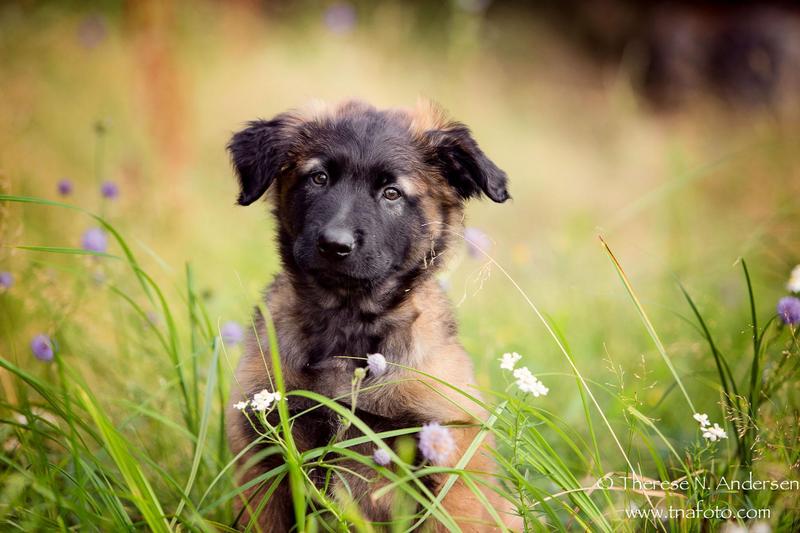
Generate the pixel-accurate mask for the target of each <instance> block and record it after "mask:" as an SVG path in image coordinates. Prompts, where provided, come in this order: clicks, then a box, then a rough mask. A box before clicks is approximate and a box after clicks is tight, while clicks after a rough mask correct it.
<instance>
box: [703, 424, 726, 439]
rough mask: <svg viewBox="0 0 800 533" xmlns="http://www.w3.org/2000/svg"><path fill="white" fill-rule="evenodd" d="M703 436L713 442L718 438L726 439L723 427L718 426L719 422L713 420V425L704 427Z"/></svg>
mask: <svg viewBox="0 0 800 533" xmlns="http://www.w3.org/2000/svg"><path fill="white" fill-rule="evenodd" d="M703 438H705V439H708V440H710V441H711V442H715V441H717V440H719V439H727V438H728V434H727V433H726V432H725V430H724V429H722V428H721V427H719V424H717V423H716V422H714V426H713V427H712V426H709V427H706V428H705V429H704V430H703Z"/></svg>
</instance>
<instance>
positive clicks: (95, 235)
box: [81, 228, 108, 252]
mask: <svg viewBox="0 0 800 533" xmlns="http://www.w3.org/2000/svg"><path fill="white" fill-rule="evenodd" d="M81 247H82V248H83V249H84V250H87V251H89V252H105V251H106V249H107V248H108V238H107V237H106V232H105V231H103V230H102V229H100V228H91V229H88V230H86V232H85V233H84V234H83V237H81Z"/></svg>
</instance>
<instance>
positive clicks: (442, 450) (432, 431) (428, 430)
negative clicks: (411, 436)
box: [419, 422, 456, 465]
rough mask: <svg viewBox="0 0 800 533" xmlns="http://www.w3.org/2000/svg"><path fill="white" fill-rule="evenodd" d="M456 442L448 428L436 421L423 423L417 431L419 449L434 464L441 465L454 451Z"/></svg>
mask: <svg viewBox="0 0 800 533" xmlns="http://www.w3.org/2000/svg"><path fill="white" fill-rule="evenodd" d="M455 448H456V443H455V441H454V440H453V436H452V435H451V434H450V430H449V429H447V428H445V427H442V426H441V425H440V424H439V423H438V422H431V423H430V424H425V425H424V426H422V429H421V430H420V432H419V451H421V452H422V455H423V456H424V457H425V458H426V459H427V460H429V461H430V462H431V463H433V464H435V465H443V464H445V463H446V462H447V460H448V459H449V458H450V456H451V455H453V452H454V451H455Z"/></svg>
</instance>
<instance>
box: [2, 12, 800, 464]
mask: <svg viewBox="0 0 800 533" xmlns="http://www.w3.org/2000/svg"><path fill="white" fill-rule="evenodd" d="M799 24H800V13H799V12H798V11H797V10H796V9H795V8H793V7H792V6H791V5H790V4H789V3H785V4H784V3H774V2H772V3H770V2H767V3H764V2H759V3H756V2H753V3H749V2H718V3H715V2H706V3H688V2H687V3H681V2H673V3H669V4H666V3H663V4H662V3H659V2H653V3H639V2H626V1H622V0H619V1H615V0H603V1H601V2H580V1H562V2H542V3H538V4H535V5H534V4H531V3H528V2H514V1H503V0H497V1H493V2H492V1H489V0H458V1H451V2H422V1H414V2H367V1H364V2H336V3H333V2H310V1H309V2H291V3H290V2H272V1H270V2H257V1H226V2H210V1H192V2H155V1H131V2H98V3H94V4H93V5H92V6H91V7H88V6H86V5H84V3H81V2H34V1H29V2H24V1H23V2H4V3H3V4H2V6H0V102H2V104H1V105H0V183H1V184H2V190H3V192H5V193H13V194H17V195H24V196H38V197H43V198H48V199H52V200H59V201H64V202H67V203H71V204H75V205H78V206H80V207H82V208H85V209H87V210H90V211H93V212H97V213H100V214H102V215H103V216H105V217H106V218H107V219H108V220H110V221H111V222H112V223H113V224H114V225H115V226H116V227H117V228H118V229H119V230H120V232H121V233H122V234H123V235H124V236H125V238H126V240H127V242H128V243H129V244H130V245H131V247H132V249H133V251H134V252H135V253H136V254H137V257H139V260H140V261H141V263H142V265H143V267H144V268H145V270H147V271H148V272H149V273H150V274H151V275H153V277H154V278H156V279H157V280H158V281H159V282H160V283H161V284H162V285H163V286H165V287H167V292H168V297H169V298H172V299H173V300H174V301H177V302H180V301H181V298H182V297H183V296H181V294H182V293H181V291H182V290H183V288H184V283H185V282H184V281H183V279H184V278H183V276H184V270H185V266H186V264H187V263H189V264H191V268H192V272H193V276H194V280H195V286H196V287H198V288H199V289H200V290H201V291H202V294H203V297H204V298H205V301H206V305H207V309H208V311H209V315H210V318H211V320H212V321H213V322H214V323H215V324H216V323H218V322H220V323H222V322H226V321H228V320H235V321H238V322H240V323H246V322H247V321H248V319H249V316H250V313H251V309H252V306H253V305H254V303H255V302H256V301H257V299H258V297H259V294H260V291H261V290H262V289H263V287H264V285H265V284H266V283H267V282H268V281H269V280H270V278H271V276H272V275H273V274H274V273H275V272H276V271H277V269H278V268H279V264H278V261H277V257H276V253H275V248H274V245H273V241H272V226H273V223H272V221H271V219H270V217H269V216H268V209H267V207H266V206H264V205H263V204H258V205H254V206H251V207H249V208H242V207H237V206H235V204H234V201H235V197H236V185H235V180H234V178H233V174H232V171H231V167H230V164H229V161H228V158H227V154H226V152H225V145H226V143H227V141H228V139H229V138H230V136H231V134H232V132H234V131H236V130H237V129H238V128H240V127H241V126H242V124H243V123H244V122H245V121H247V120H250V119H253V118H256V117H265V118H268V117H270V116H272V115H274V114H276V113H278V112H281V111H283V110H285V109H287V108H290V107H293V106H299V105H302V104H303V103H305V102H307V101H309V100H311V99H316V98H321V99H325V100H331V101H337V100H341V99H348V98H361V99H364V100H367V101H369V102H372V103H374V104H375V105H377V106H380V107H395V106H407V105H413V104H414V102H415V101H416V100H417V99H418V98H420V97H424V98H430V99H432V100H435V101H437V102H439V103H440V104H441V105H442V106H444V107H445V108H446V109H448V110H449V111H450V113H451V114H452V115H453V117H455V118H456V119H458V120H461V121H463V122H465V123H466V124H468V125H469V126H470V127H471V128H472V129H473V131H474V134H475V136H476V138H477V139H478V141H479V143H480V144H481V146H482V147H483V149H484V150H485V152H486V153H487V154H489V156H490V157H492V158H493V159H494V161H495V162H496V163H497V164H498V165H499V166H500V167H501V168H503V169H505V170H506V171H507V172H508V174H509V176H510V184H511V193H512V195H513V201H511V202H508V203H507V204H503V205H496V204H492V203H491V202H488V201H484V202H473V203H472V204H471V205H470V206H469V208H468V210H467V220H466V225H467V226H468V227H469V228H471V230H470V231H472V232H473V233H472V235H474V236H477V237H476V238H477V239H478V240H483V242H484V243H485V246H486V248H487V249H488V250H489V252H490V254H491V255H492V257H493V258H494V259H495V260H496V261H497V262H498V263H500V264H501V265H503V267H504V268H505V269H506V270H507V272H508V273H509V275H510V276H511V277H513V278H514V280H515V281H516V282H517V283H518V284H519V285H520V286H521V287H522V288H523V289H524V290H525V291H526V292H527V293H528V295H529V296H530V297H531V299H532V300H533V301H534V302H535V303H536V305H537V306H539V308H540V309H541V310H542V312H543V313H545V314H546V315H547V316H548V317H549V318H550V319H552V320H553V322H554V323H555V324H557V327H558V329H559V332H560V334H561V335H563V337H564V338H565V339H566V341H567V343H568V344H569V347H570V349H571V351H572V352H573V353H574V355H575V358H576V362H577V365H578V367H579V368H580V369H581V370H582V372H583V373H584V375H586V376H587V378H589V379H590V380H591V381H592V382H593V383H595V384H596V386H597V387H598V390H599V391H601V392H599V398H600V399H601V401H602V402H603V403H604V406H605V407H606V408H607V409H608V411H607V412H608V413H609V414H610V416H611V417H612V418H613V419H614V420H615V421H616V422H620V423H621V421H622V419H623V413H622V409H621V405H622V403H624V402H621V398H625V399H627V400H626V401H630V402H632V403H634V404H636V405H637V406H638V407H639V408H640V409H641V410H642V411H643V412H646V413H647V414H648V415H649V416H652V417H653V418H654V419H655V420H658V421H659V423H660V424H663V425H662V426H660V427H662V429H663V430H664V433H665V434H667V435H669V436H670V437H671V438H675V439H683V438H687V439H689V438H691V436H692V435H694V433H695V431H696V428H695V426H694V425H693V424H692V423H691V422H690V416H691V413H689V412H688V410H687V408H686V407H685V406H684V404H683V403H682V400H681V399H680V397H679V396H678V395H677V394H676V391H675V388H674V382H673V379H672V378H671V376H670V374H669V373H668V372H667V369H666V368H665V366H664V365H663V362H662V360H661V358H660V356H659V354H658V352H657V351H656V350H655V347H654V345H653V343H652V340H651V339H650V337H649V336H648V334H647V332H646V330H645V328H644V326H643V325H642V323H641V320H640V318H639V315H638V314H637V311H636V309H635V307H634V306H633V305H632V304H631V301H630V298H629V297H628V295H627V293H626V292H625V289H624V286H623V285H622V283H621V281H620V279H619V277H618V276H617V273H616V271H615V270H614V268H613V266H612V264H611V262H610V261H609V258H608V256H607V255H606V253H605V252H604V251H603V249H602V247H601V246H600V242H599V240H598V236H599V235H602V236H603V237H604V238H605V239H606V241H607V242H608V243H609V245H610V247H611V248H612V249H613V250H614V252H615V254H616V255H617V257H618V258H619V260H620V262H621V264H622V266H623V268H624V269H625V271H626V272H627V274H628V276H629V277H630V280H631V283H632V284H633V287H634V289H635V290H636V291H637V293H638V295H639V297H640V298H641V301H642V304H643V306H644V307H645V309H646V310H647V311H648V313H649V314H650V316H651V319H652V320H653V323H654V325H655V327H656V329H657V331H658V332H659V334H660V335H661V337H662V339H663V340H664V342H665V345H666V350H667V352H668V353H669V355H670V356H671V357H672V358H673V361H674V363H675V366H676V368H677V371H678V373H679V374H680V375H681V376H683V378H684V380H685V382H686V384H687V387H688V389H689V392H690V394H691V396H692V397H693V399H694V400H695V402H696V403H697V404H698V405H699V407H700V409H702V410H703V411H708V412H718V410H719V393H718V391H717V388H716V386H715V384H714V383H715V381H714V380H715V370H714V366H713V360H712V359H711V358H710V356H709V353H708V350H707V347H706V345H705V344H704V343H703V339H702V337H701V336H700V335H699V333H698V331H697V330H696V328H695V327H694V326H692V325H691V323H690V322H689V320H687V318H688V317H689V316H690V311H689V309H688V307H687V305H686V303H685V301H684V300H683V297H682V295H681V293H680V290H679V288H678V285H677V282H678V281H680V282H682V283H683V284H684V285H685V286H686V287H687V289H688V290H689V291H690V292H691V293H692V295H693V296H694V297H695V299H696V300H697V302H698V305H699V307H700V308H701V309H702V311H703V312H704V315H705V316H706V318H707V319H708V321H709V325H710V328H711V329H712V330H713V331H714V332H715V334H716V335H717V341H718V343H719V344H720V346H721V348H722V350H723V351H724V352H725V353H726V354H727V355H728V358H729V360H730V361H731V364H732V366H733V367H734V371H735V372H740V371H743V370H744V369H746V368H747V366H748V365H749V364H750V361H751V359H750V357H749V356H746V350H747V349H748V346H749V345H750V342H751V339H750V336H749V329H748V328H749V324H750V319H749V307H748V300H747V292H746V287H745V285H744V281H743V278H742V275H741V268H740V266H739V265H738V264H737V260H738V259H739V258H740V257H744V258H746V260H747V262H748V264H749V266H750V268H751V271H752V274H753V281H754V289H755V293H756V300H757V304H758V310H759V312H760V313H762V314H763V315H764V316H765V317H768V316H770V315H771V314H774V308H775V302H776V301H777V299H778V298H779V297H780V296H781V295H783V294H785V293H786V289H785V283H786V280H787V279H788V275H789V271H790V270H791V268H792V267H793V266H794V265H795V264H797V263H798V262H800V152H799V151H798V146H800V144H799V143H798V141H800V135H799V134H800V128H798V125H799V124H800V123H799V122H798V118H800V100H798V97H797V95H798V94H800V31H798V27H799V26H798V25H799ZM65 178H66V179H69V180H71V182H72V183H73V184H74V190H73V191H72V193H71V194H70V195H69V196H66V197H62V196H61V195H60V194H59V192H58V186H57V184H58V182H59V181H60V180H62V179H65ZM106 180H111V181H113V182H115V183H116V184H117V185H118V187H119V194H118V196H117V197H116V198H114V199H104V198H103V197H102V196H101V194H100V184H101V183H102V182H104V181H106ZM0 217H1V218H0V222H2V228H0V239H1V240H2V243H3V246H2V248H0V270H3V271H9V272H12V273H13V275H14V280H15V281H14V285H13V286H12V287H11V288H9V289H5V290H4V291H3V294H2V295H0V300H2V302H0V321H2V324H3V330H2V335H1V338H0V348H1V349H2V352H3V353H2V355H3V357H6V358H9V359H11V360H14V361H16V362H17V364H19V365H20V366H22V367H26V368H30V369H31V371H34V372H38V373H41V374H45V375H46V374H47V373H48V372H52V371H53V370H52V369H48V368H46V367H44V366H43V365H41V363H37V362H36V360H35V359H34V358H33V356H32V355H31V354H30V350H29V347H28V343H29V339H30V338H31V337H32V336H33V335H34V334H36V333H38V332H42V331H44V332H48V333H49V334H51V335H53V336H54V338H55V339H56V342H57V344H58V349H59V353H61V354H62V356H63V357H64V358H65V359H66V360H68V361H69V362H70V364H71V365H73V366H74V367H75V368H80V369H81V371H82V372H83V375H84V376H85V379H86V380H87V382H89V383H90V384H91V386H92V387H93V390H94V391H95V392H96V394H97V395H98V397H100V398H101V399H103V401H105V402H108V403H109V404H112V405H116V406H117V407H118V408H120V409H121V410H122V409H124V406H125V404H124V402H133V403H136V402H146V403H147V405H148V407H149V408H152V409H154V410H163V412H165V413H169V412H170V404H171V402H172V400H171V398H170V392H169V391H170V388H169V383H167V382H166V380H165V378H164V377H163V375H164V374H165V371H164V368H165V365H168V362H167V361H162V360H154V358H153V357H150V356H149V355H148V354H149V351H148V349H149V347H150V346H151V344H150V343H151V341H147V340H145V339H143V338H139V336H138V334H137V333H136V332H137V331H140V330H138V329H136V328H127V329H126V328H120V327H119V325H120V324H121V323H126V322H130V321H134V319H133V318H130V317H128V316H127V315H125V314H124V313H123V312H122V311H119V309H120V307H119V303H118V298H117V297H116V296H115V295H114V294H111V293H110V292H109V291H108V290H106V289H105V288H104V284H105V283H107V282H109V280H110V281H112V282H114V283H116V284H118V285H122V286H125V285H126V284H127V285H128V286H131V287H135V284H136V281H135V279H134V278H133V277H132V276H131V275H130V273H129V272H128V271H127V270H126V269H125V268H124V267H123V266H121V265H115V264H114V263H113V262H98V261H96V260H94V259H87V258H81V257H70V256H54V255H51V254H43V253H39V252H32V251H26V250H20V249H18V248H16V246H18V245H38V246H55V247H76V246H80V240H81V235H82V234H83V232H84V231H85V230H86V229H87V228H88V227H90V226H92V225H95V223H93V221H92V220H91V219H89V218H88V217H86V216H85V215H82V214H81V213H78V212H72V211H68V210H61V209H49V208H43V207H41V206H27V205H26V206H21V205H16V204H14V205H12V204H3V205H2V211H1V212H0ZM109 251H110V252H112V253H118V252H119V249H118V248H116V245H115V244H113V243H112V245H111V247H110V249H109ZM442 280H443V283H444V284H445V285H446V286H447V287H448V292H449V294H450V296H451V298H452V300H453V302H454V304H455V305H456V306H457V313H458V316H459V321H460V328H461V330H460V331H461V337H462V339H463V342H464V344H465V345H466V347H467V348H468V350H469V352H470V353H471V354H472V355H473V357H474V359H475V362H476V367H477V368H478V375H479V379H480V384H481V385H482V386H485V387H489V386H498V385H502V383H503V382H502V378H501V377H500V372H499V370H498V369H497V358H498V357H499V356H500V354H501V353H503V352H505V351H517V352H519V353H521V354H522V355H523V356H524V361H525V363H526V364H527V365H528V366H529V367H530V368H531V370H533V371H534V373H536V374H537V375H538V376H539V377H540V378H541V379H542V380H543V381H544V382H545V383H546V384H547V385H548V386H549V387H550V395H549V396H547V397H546V398H542V399H541V401H542V405H543V406H544V408H546V409H550V410H553V411H556V412H558V413H559V415H560V416H562V417H564V419H566V420H568V421H569V420H576V421H579V420H580V419H581V412H582V411H581V402H580V398H579V395H578V393H577V389H576V388H575V380H574V377H573V376H572V374H571V373H570V370H569V366H568V365H567V362H566V361H565V360H564V358H563V356H562V354H561V353H560V351H559V350H558V348H557V346H556V344H555V343H554V342H553V339H552V338H551V337H550V336H549V335H548V333H547V332H546V330H545V329H544V327H543V326H542V324H541V322H540V321H538V319H537V318H536V316H535V315H534V314H533V313H532V312H531V310H530V308H528V307H527V305H526V304H525V301H524V300H523V299H522V298H521V297H520V295H519V293H518V292H517V291H516V289H515V288H514V287H513V285H512V284H511V283H510V282H509V280H508V279H506V278H505V277H504V276H503V275H502V274H501V273H500V272H499V271H498V269H497V268H495V267H493V266H491V265H487V260H486V259H485V258H483V257H480V256H477V257H476V256H474V255H473V254H470V253H469V250H468V249H467V247H466V246H464V247H463V248H462V249H460V250H455V251H454V253H453V255H452V257H451V260H450V262H449V268H448V269H447V271H445V272H444V273H443V276H442ZM115 302H116V303H115ZM153 313H154V315H153V317H154V320H156V321H157V320H158V317H157V314H156V313H157V310H153ZM229 355H230V358H231V364H233V363H234V362H235V361H234V360H235V358H236V355H237V352H235V351H231V353H230V354H229ZM37 364H38V365H39V366H37ZM229 377H230V373H229V372H228V374H227V375H226V376H225V377H224V379H226V380H227V379H229ZM8 379H10V378H8V377H7V376H6V377H4V380H6V383H5V385H6V386H5V387H4V392H5V394H6V395H13V394H14V392H13V391H14V390H16V389H15V388H14V387H11V386H10V385H8V381H7V380H8ZM789 385H790V386H794V385H795V384H794V383H790V384H789ZM13 400H14V398H10V399H9V401H13ZM131 418H133V415H131ZM717 418H719V417H717ZM128 422H130V420H128ZM131 424H132V425H133V423H132V422H131ZM160 438H161V437H159V435H157V434H147V435H141V445H142V446H145V447H147V446H150V447H155V446H159V445H167V444H168V443H164V442H161V443H159V440H160ZM601 438H605V437H601ZM187 446H188V444H187ZM612 456H613V454H612ZM175 460H176V461H177V460H178V459H175ZM183 460H184V461H185V460H186V458H185V457H184V458H183ZM611 461H612V463H613V461H614V459H611Z"/></svg>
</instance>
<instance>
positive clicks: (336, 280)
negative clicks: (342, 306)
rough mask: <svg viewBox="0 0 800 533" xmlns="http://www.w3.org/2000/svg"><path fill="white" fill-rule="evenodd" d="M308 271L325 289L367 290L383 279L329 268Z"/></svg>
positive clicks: (315, 281)
mask: <svg viewBox="0 0 800 533" xmlns="http://www.w3.org/2000/svg"><path fill="white" fill-rule="evenodd" d="M306 272H307V274H308V276H309V277H310V278H311V279H312V280H313V282H314V283H316V284H317V285H319V286H320V287H322V288H325V289H339V290H342V289H343V290H349V291H353V290H366V289H371V288H372V287H374V286H375V285H376V284H377V283H379V282H380V279H381V277H375V276H359V275H354V274H352V273H350V272H346V271H341V270H338V269H328V268H310V269H308V270H307V271H306Z"/></svg>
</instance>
